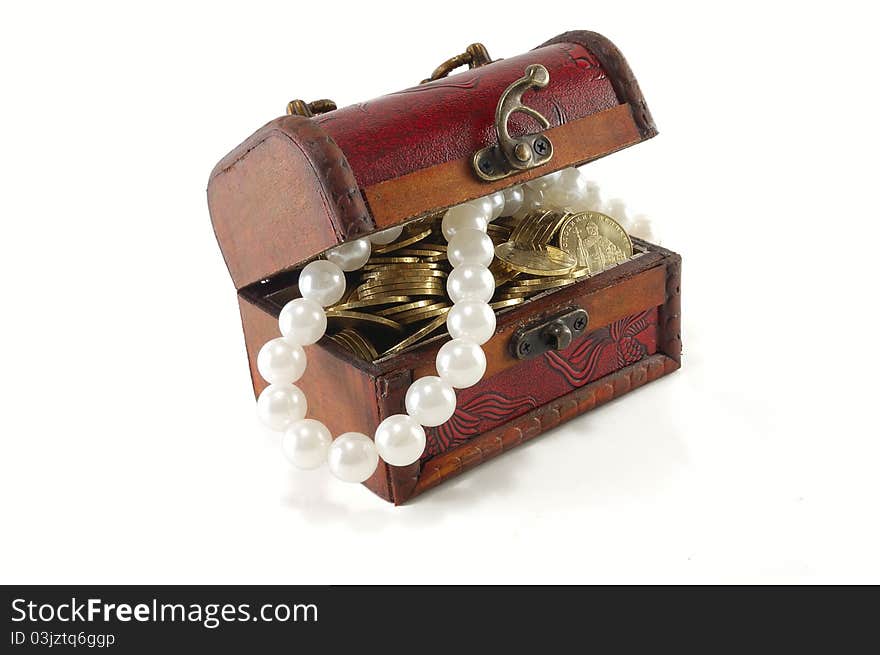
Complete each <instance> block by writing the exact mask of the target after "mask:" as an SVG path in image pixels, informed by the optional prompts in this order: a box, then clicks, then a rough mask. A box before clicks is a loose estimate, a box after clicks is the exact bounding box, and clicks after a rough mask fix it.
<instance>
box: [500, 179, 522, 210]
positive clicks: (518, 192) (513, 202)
mask: <svg viewBox="0 0 880 655" xmlns="http://www.w3.org/2000/svg"><path fill="white" fill-rule="evenodd" d="M502 193H503V194H504V215H505V216H513V215H514V214H515V213H516V212H518V211H519V208H520V207H522V203H523V190H522V187H521V186H512V187H510V188H509V189H504V191H502Z"/></svg>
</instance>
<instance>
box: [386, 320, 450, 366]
mask: <svg viewBox="0 0 880 655" xmlns="http://www.w3.org/2000/svg"><path fill="white" fill-rule="evenodd" d="M444 325H446V315H445V314H443V315H442V316H438V317H437V318H435V319H434V320H433V321H431V322H430V323H427V324H425V325H423V326H422V327H420V328H419V329H418V330H416V331H415V332H413V333H412V334H411V335H409V336H408V337H407V338H406V339H404V340H403V341H401V342H400V343H398V344H395V345H393V346H391V347H390V348H389V349H388V350H386V351H385V352H383V353H382V357H386V356H388V355H396V354H397V353H399V352H402V351H404V350H406V349H407V348H409V347H410V346H413V345H415V344H417V343H418V342H419V341H421V340H422V339H424V338H425V337H427V336H428V335H430V334H431V333H432V332H436V331H437V330H439V329H440V328H442V327H443V326H444Z"/></svg>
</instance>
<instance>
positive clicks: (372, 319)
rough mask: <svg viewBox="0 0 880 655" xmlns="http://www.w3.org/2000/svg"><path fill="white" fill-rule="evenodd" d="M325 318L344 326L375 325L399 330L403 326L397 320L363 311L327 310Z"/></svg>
mask: <svg viewBox="0 0 880 655" xmlns="http://www.w3.org/2000/svg"><path fill="white" fill-rule="evenodd" d="M327 320H332V321H333V322H334V324H336V325H340V326H342V327H345V328H350V327H357V326H359V325H360V326H364V325H376V326H382V327H387V328H391V329H392V330H401V329H402V328H403V326H401V325H400V323H398V322H397V321H392V320H391V319H388V318H385V317H384V316H376V315H375V314H367V313H365V312H348V311H341V312H331V311H328V312H327Z"/></svg>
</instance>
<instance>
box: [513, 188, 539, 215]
mask: <svg viewBox="0 0 880 655" xmlns="http://www.w3.org/2000/svg"><path fill="white" fill-rule="evenodd" d="M543 206H544V192H543V191H539V190H538V189H535V188H532V187H529V186H527V187H524V188H523V199H522V204H521V205H520V206H519V209H517V210H516V213H514V214H513V217H514V218H517V219H522V218H525V217H526V216H528V215H529V214H531V213H532V212H533V211H537V210H539V209H541V207H543Z"/></svg>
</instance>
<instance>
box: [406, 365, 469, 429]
mask: <svg viewBox="0 0 880 655" xmlns="http://www.w3.org/2000/svg"><path fill="white" fill-rule="evenodd" d="M455 403H456V400H455V390H454V389H453V388H452V387H451V386H449V384H448V383H447V382H444V381H443V380H441V379H440V378H438V377H437V376H435V375H428V376H426V377H423V378H419V379H418V380H416V381H415V382H413V383H412V384H411V385H410V387H409V389H407V391H406V398H405V400H404V404H405V405H406V413H407V414H409V415H410V416H412V417H413V418H414V419H415V420H416V421H418V422H419V423H420V424H421V425H427V426H428V427H435V426H437V425H441V424H443V423H446V421H448V420H449V419H450V418H451V417H452V415H453V414H454V413H455Z"/></svg>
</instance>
